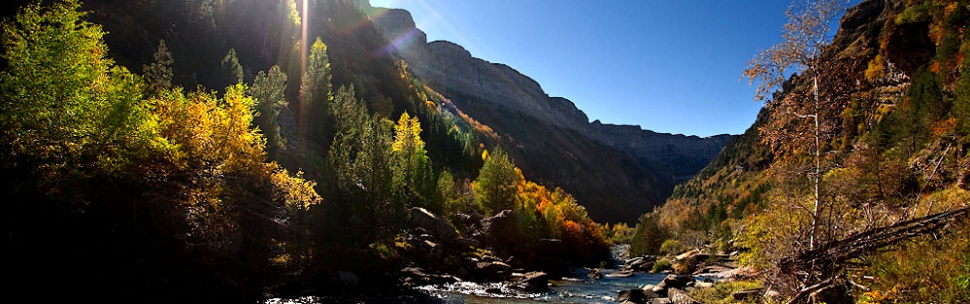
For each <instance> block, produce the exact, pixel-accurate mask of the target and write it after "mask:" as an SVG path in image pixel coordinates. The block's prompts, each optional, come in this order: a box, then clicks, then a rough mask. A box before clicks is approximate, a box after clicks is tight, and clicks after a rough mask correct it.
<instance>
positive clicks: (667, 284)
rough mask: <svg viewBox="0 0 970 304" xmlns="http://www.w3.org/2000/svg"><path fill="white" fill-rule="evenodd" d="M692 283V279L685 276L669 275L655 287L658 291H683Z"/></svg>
mask: <svg viewBox="0 0 970 304" xmlns="http://www.w3.org/2000/svg"><path fill="white" fill-rule="evenodd" d="M693 281H694V278H693V277H691V276H687V275H677V274H671V275H667V277H665V278H664V280H663V281H662V282H660V284H657V287H658V288H660V289H665V290H669V289H671V288H677V289H684V288H686V287H687V285H688V284H690V283H691V282H693Z"/></svg>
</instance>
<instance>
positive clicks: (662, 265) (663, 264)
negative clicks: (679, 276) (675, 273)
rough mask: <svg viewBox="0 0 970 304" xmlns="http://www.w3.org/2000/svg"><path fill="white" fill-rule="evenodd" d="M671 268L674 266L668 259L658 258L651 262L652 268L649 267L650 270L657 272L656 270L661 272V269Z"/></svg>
mask: <svg viewBox="0 0 970 304" xmlns="http://www.w3.org/2000/svg"><path fill="white" fill-rule="evenodd" d="M673 269H674V268H673V266H672V265H671V264H670V260H668V259H659V260H657V262H656V263H654V264H653V268H652V269H650V272H653V273H657V272H662V271H665V270H673Z"/></svg>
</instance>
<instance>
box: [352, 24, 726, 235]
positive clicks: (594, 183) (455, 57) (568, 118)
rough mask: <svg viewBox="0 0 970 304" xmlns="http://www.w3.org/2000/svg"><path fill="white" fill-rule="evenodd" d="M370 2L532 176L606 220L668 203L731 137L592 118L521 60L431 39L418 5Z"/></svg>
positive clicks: (418, 62)
mask: <svg viewBox="0 0 970 304" xmlns="http://www.w3.org/2000/svg"><path fill="white" fill-rule="evenodd" d="M367 10H368V11H369V12H370V16H371V19H372V21H373V23H374V24H375V26H377V27H378V28H379V29H380V30H381V31H383V33H384V34H385V37H386V38H387V40H388V41H391V42H393V45H394V47H395V48H394V50H393V52H394V53H396V54H397V55H398V56H400V57H402V58H403V59H405V60H406V61H407V62H408V66H409V67H410V68H411V70H412V72H413V73H414V74H415V75H417V76H418V77H419V78H421V79H422V80H424V81H425V82H427V83H429V84H430V85H431V86H432V87H433V88H435V89H436V90H438V91H439V92H444V93H445V94H446V95H448V97H449V98H451V99H452V101H454V102H455V104H456V105H458V106H459V107H460V108H462V110H463V111H465V112H466V113H468V114H469V115H471V116H472V117H475V118H476V119H478V120H480V121H482V122H484V123H485V124H487V125H489V126H491V127H492V128H493V129H495V130H496V132H498V133H499V134H500V135H502V136H503V137H505V138H506V139H507V140H506V141H505V142H502V143H500V144H501V145H502V146H503V147H504V148H505V149H506V150H508V151H509V152H510V154H511V155H512V156H513V157H514V158H515V159H516V162H517V163H518V164H519V165H520V167H522V168H523V171H524V173H525V174H526V175H527V176H529V177H530V178H534V179H537V180H541V181H544V182H546V183H550V184H552V185H556V186H560V187H563V188H564V189H566V190H567V191H570V192H572V193H574V194H575V195H576V196H577V197H578V198H579V199H580V201H582V202H583V203H584V204H585V205H586V206H587V208H588V209H589V210H590V212H591V214H592V215H593V216H594V218H597V220H601V221H617V220H623V221H630V220H631V219H632V218H633V216H632V214H634V213H637V212H640V211H646V210H649V209H650V208H652V207H653V206H656V205H659V204H660V203H662V201H663V200H664V198H665V197H666V196H667V195H669V193H670V192H671V190H672V189H673V186H674V185H675V184H676V183H678V182H681V181H684V180H687V179H689V178H690V177H692V176H694V175H695V174H696V173H697V172H698V171H699V170H700V169H701V168H703V167H704V166H706V165H707V163H708V162H709V161H710V160H711V159H712V158H713V157H714V156H716V155H717V153H718V152H720V150H721V148H722V147H723V146H724V145H725V144H726V143H727V141H728V140H729V139H730V138H731V136H729V135H720V136H714V137H710V138H699V137H696V136H684V135H674V134H665V133H657V132H652V131H648V130H642V129H641V128H640V127H639V126H622V125H611V124H602V123H600V122H599V121H595V122H593V123H590V122H589V118H588V117H587V116H586V114H585V113H583V111H581V110H579V109H578V108H577V107H576V105H575V104H573V102H572V101H570V100H568V99H566V98H561V97H550V96H549V95H548V94H546V93H545V91H543V90H542V87H541V86H540V85H539V84H538V83H537V82H536V81H535V80H533V79H531V78H529V77H528V76H525V75H523V74H521V73H519V72H518V71H516V70H515V69H513V68H512V67H509V66H507V65H503V64H497V63H491V62H488V61H485V60H483V59H480V58H476V57H473V56H472V54H471V53H469V52H468V51H467V50H465V49H464V48H462V47H461V46H459V45H457V44H454V43H451V42H447V41H434V42H430V43H428V42H427V36H426V35H425V33H424V32H422V31H421V30H420V29H418V28H416V27H415V24H414V20H413V19H412V17H411V15H410V13H409V12H407V11H405V10H399V9H382V8H367ZM525 126H528V127H525ZM624 196H625V197H624ZM624 214H626V215H628V216H624Z"/></svg>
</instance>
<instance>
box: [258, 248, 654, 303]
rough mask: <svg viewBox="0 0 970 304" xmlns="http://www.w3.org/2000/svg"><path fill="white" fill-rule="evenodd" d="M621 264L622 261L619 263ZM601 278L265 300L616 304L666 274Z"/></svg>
mask: <svg viewBox="0 0 970 304" xmlns="http://www.w3.org/2000/svg"><path fill="white" fill-rule="evenodd" d="M627 250H628V246H617V247H616V248H614V250H613V254H614V259H615V260H616V261H617V262H619V261H622V260H624V259H625V258H626V251H627ZM620 263H621V264H622V262H620ZM598 270H599V272H600V274H602V275H603V278H602V279H599V280H594V279H591V278H589V271H590V270H589V269H587V268H573V269H571V270H570V271H569V273H568V274H567V276H565V277H563V279H562V280H549V284H550V286H549V292H544V293H525V292H522V291H520V290H516V289H512V288H509V287H508V286H506V285H507V284H508V283H502V282H498V283H473V282H457V283H451V284H445V285H426V286H418V287H416V288H415V289H416V291H417V292H418V293H420V295H419V296H414V295H409V296H400V295H398V296H390V297H389V298H387V297H376V296H373V295H371V296H368V295H360V296H359V297H358V296H353V297H351V298H333V297H304V298H300V299H290V300H284V299H271V300H268V301H266V303H271V304H283V303H348V302H353V303H424V302H429V303H584V304H585V303H616V296H617V295H618V294H619V292H620V291H621V290H626V289H634V288H642V287H643V286H644V285H647V284H654V285H656V284H659V283H660V282H661V281H663V279H664V277H666V276H667V275H666V274H656V273H642V272H636V273H634V275H633V276H631V277H625V278H623V277H611V276H610V275H611V274H614V273H617V272H618V270H614V269H598Z"/></svg>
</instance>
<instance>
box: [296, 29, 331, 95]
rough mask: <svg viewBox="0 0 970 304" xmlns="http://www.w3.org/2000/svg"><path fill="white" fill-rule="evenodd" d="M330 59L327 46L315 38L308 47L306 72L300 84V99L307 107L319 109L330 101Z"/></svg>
mask: <svg viewBox="0 0 970 304" xmlns="http://www.w3.org/2000/svg"><path fill="white" fill-rule="evenodd" d="M330 78H331V75H330V58H329V56H328V55H327V45H326V44H324V43H323V41H322V40H320V38H319V37H317V40H316V41H315V42H313V45H312V46H311V47H310V56H309V57H308V58H307V66H306V72H305V74H304V75H303V79H302V80H301V82H300V97H301V98H302V99H303V103H305V104H306V105H307V106H309V107H320V106H321V105H324V104H326V101H327V100H330V99H331V98H332V97H331V96H330V94H331V93H330Z"/></svg>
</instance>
